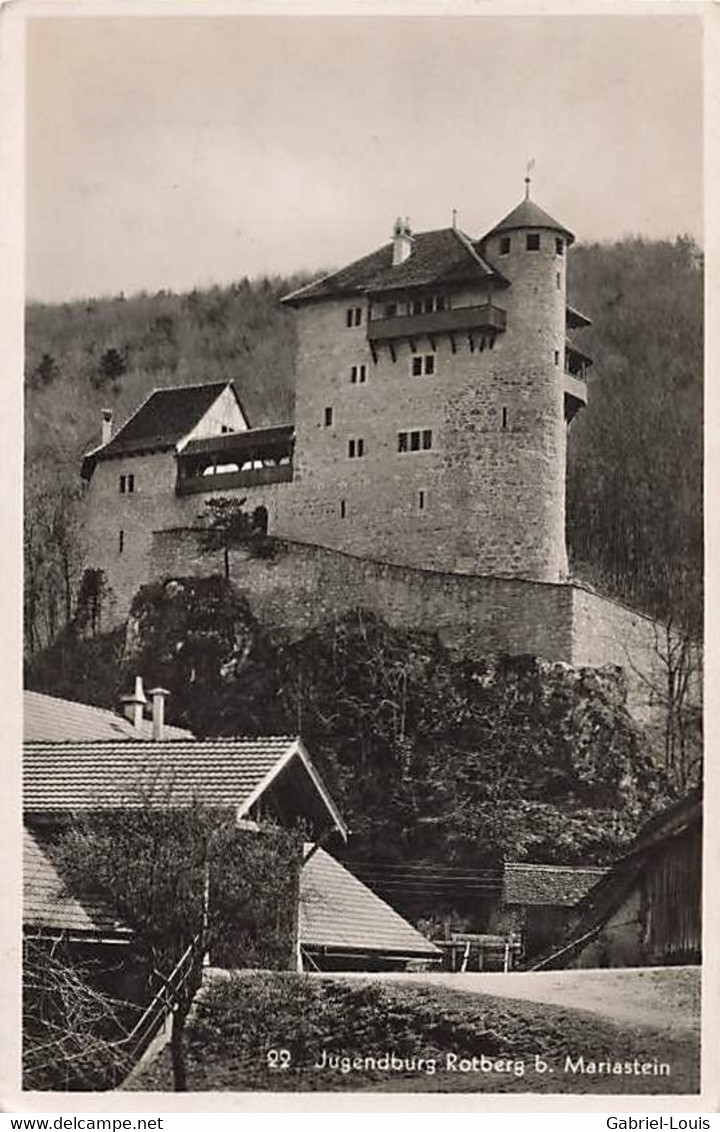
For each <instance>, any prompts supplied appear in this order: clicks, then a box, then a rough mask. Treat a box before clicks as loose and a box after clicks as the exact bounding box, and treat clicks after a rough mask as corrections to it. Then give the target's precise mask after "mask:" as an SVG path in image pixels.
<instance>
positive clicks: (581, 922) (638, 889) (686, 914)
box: [535, 790, 702, 969]
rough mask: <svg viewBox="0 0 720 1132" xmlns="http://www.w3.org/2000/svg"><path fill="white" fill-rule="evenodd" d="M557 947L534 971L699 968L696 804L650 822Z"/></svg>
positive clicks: (696, 794)
mask: <svg viewBox="0 0 720 1132" xmlns="http://www.w3.org/2000/svg"><path fill="white" fill-rule="evenodd" d="M578 912H579V913H580V915H579V916H578V919H577V921H576V923H575V925H574V927H573V928H572V930H571V931H570V932H568V934H567V936H566V938H565V939H564V940H563V941H562V942H561V944H560V946H558V947H555V948H553V949H552V950H551V951H550V952H549V953H548V954H546V955H544V956H543V957H542V959H541V961H540V962H538V963H537V964H535V969H540V968H549V969H552V968H558V967H643V966H670V965H678V964H687V963H699V962H700V961H701V954H702V797H701V794H700V791H699V790H695V791H693V792H692V793H691V794H689V795H688V796H687V797H685V798H682V799H680V801H678V802H676V803H675V804H674V805H672V806H670V807H668V809H666V810H664V811H663V812H662V813H661V814H659V815H657V816H656V817H654V818H653V819H652V820H651V821H650V822H648V824H647V825H646V826H645V827H644V829H643V830H642V831H641V833H640V835H639V837H638V838H637V840H636V842H635V844H634V845H633V847H632V848H631V850H630V851H629V852H628V853H626V854H625V855H624V856H623V857H621V858H620V860H619V861H616V863H615V864H614V865H613V867H612V868H611V869H609V870H608V872H607V875H606V876H605V877H603V878H602V880H601V881H600V882H599V883H598V884H597V885H596V886H595V888H593V889H592V890H591V891H590V892H589V893H588V894H587V896H586V897H585V899H584V900H583V901H582V903H581V905H580V906H579V908H578Z"/></svg>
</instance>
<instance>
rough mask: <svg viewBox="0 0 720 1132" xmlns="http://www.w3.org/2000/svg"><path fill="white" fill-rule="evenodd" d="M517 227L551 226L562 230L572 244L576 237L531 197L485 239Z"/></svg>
mask: <svg viewBox="0 0 720 1132" xmlns="http://www.w3.org/2000/svg"><path fill="white" fill-rule="evenodd" d="M517 228H551V229H552V230H553V231H554V232H562V233H563V235H564V236H566V237H567V241H568V243H569V244H572V243H573V241H574V239H575V237H574V235H573V233H572V232H571V231H570V230H569V228H566V227H565V225H564V224H558V222H557V220H553V218H552V216H550V214H549V213H548V212H545V210H544V209H542V208H540V206H539V205H537V204H535V201H534V200H530V198H529V197H526V198H525V200H522V201H520V204H519V205H518V206H517V208H514V209H513V210H512V212H509V213H508V214H507V216H506V217H504V219H502V220H501V221H500V223H499V224H496V225H495V227H494V228H491V229H490V231H489V232H488V233H487V235H486V236H485V239H487V238H488V236H493V235H495V233H497V232H509V231H510V230H511V229H517Z"/></svg>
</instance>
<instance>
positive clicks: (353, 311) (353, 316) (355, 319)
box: [345, 307, 362, 326]
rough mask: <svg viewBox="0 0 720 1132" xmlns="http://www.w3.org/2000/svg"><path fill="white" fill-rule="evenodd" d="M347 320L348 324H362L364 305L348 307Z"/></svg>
mask: <svg viewBox="0 0 720 1132" xmlns="http://www.w3.org/2000/svg"><path fill="white" fill-rule="evenodd" d="M345 322H346V325H347V326H360V323H361V322H362V307H348V310H347V314H346V316H345Z"/></svg>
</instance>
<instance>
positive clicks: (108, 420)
mask: <svg viewBox="0 0 720 1132" xmlns="http://www.w3.org/2000/svg"><path fill="white" fill-rule="evenodd" d="M112 421H113V412H112V409H103V411H102V442H103V444H109V443H110V439H111V437H112Z"/></svg>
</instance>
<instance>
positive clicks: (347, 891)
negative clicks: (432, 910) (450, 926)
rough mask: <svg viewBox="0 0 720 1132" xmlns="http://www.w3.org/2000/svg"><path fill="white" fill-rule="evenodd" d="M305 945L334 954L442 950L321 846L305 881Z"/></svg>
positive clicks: (431, 954) (302, 903)
mask: <svg viewBox="0 0 720 1132" xmlns="http://www.w3.org/2000/svg"><path fill="white" fill-rule="evenodd" d="M300 943H301V945H302V946H303V947H306V948H308V949H313V948H316V949H320V950H324V951H330V952H337V951H339V952H346V953H348V952H352V953H357V952H361V953H362V952H367V953H370V954H376V955H377V954H383V955H406V956H424V957H427V958H437V959H439V958H440V957H441V955H442V952H441V951H440V949H439V948H438V947H436V946H435V944H434V943H431V942H430V940H428V939H426V938H425V937H424V936H423V935H421V934H420V932H418V931H416V929H415V928H413V927H412V926H411V925H410V924H409V923H408V922H407V920H404V919H403V917H402V916H400V915H399V913H397V912H396V911H395V910H394V908H391V907H390V905H389V904H386V903H385V901H384V900H381V899H380V897H379V896H376V895H375V893H374V892H371V890H370V889H369V888H367V886H366V885H364V884H363V883H362V882H361V881H359V880H358V879H357V877H355V876H353V874H352V873H351V872H349V871H348V869H346V868H345V867H344V866H343V865H341V864H340V862H339V861H336V860H335V858H334V857H331V856H330V854H329V853H326V852H325V850H324V849H317V850H316V851H315V852H314V853H313V854H312V856H311V857H310V858H309V860H308V861H307V862H306V863H305V865H304V866H303V870H302V875H301V881H300Z"/></svg>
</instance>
